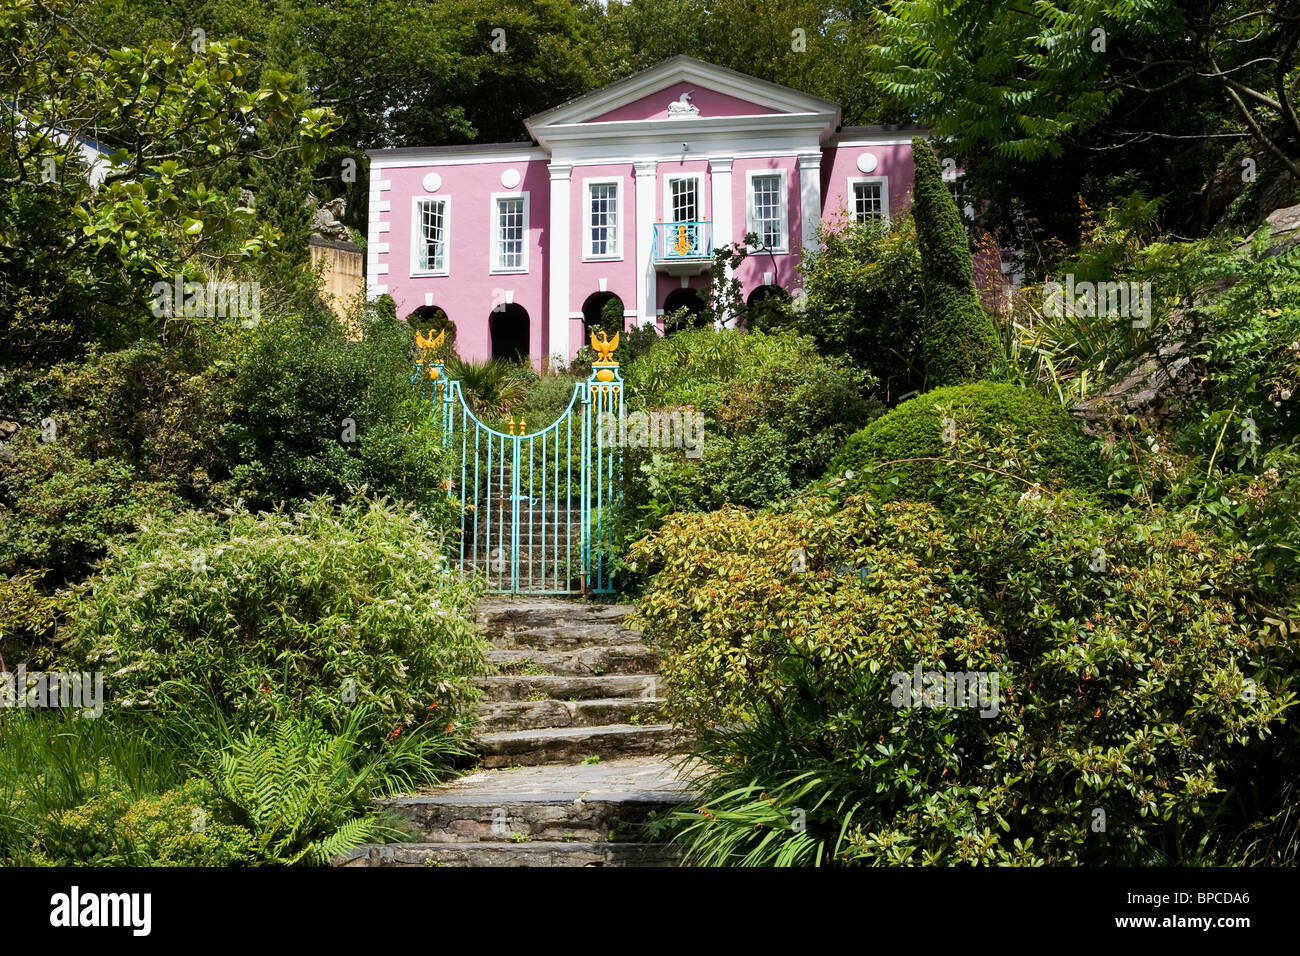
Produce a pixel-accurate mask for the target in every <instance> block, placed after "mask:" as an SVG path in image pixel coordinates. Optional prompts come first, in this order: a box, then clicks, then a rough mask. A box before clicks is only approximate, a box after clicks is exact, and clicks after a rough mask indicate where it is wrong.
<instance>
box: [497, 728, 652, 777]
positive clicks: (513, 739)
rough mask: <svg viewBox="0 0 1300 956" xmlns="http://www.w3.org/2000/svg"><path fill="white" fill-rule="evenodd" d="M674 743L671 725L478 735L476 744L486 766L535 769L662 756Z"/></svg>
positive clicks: (556, 729)
mask: <svg viewBox="0 0 1300 956" xmlns="http://www.w3.org/2000/svg"><path fill="white" fill-rule="evenodd" d="M676 742H677V738H676V735H675V734H674V733H673V727H672V724H646V725H644V726H642V725H635V726H634V725H631V724H605V725H602V726H598V727H551V728H546V729H541V730H507V731H499V732H497V733H487V734H480V735H479V736H478V738H477V740H476V743H477V745H478V747H479V749H480V750H481V752H482V753H483V766H485V767H511V766H516V765H517V766H524V767H534V766H537V765H538V764H559V763H571V764H576V763H581V762H582V761H583V760H585V759H586V758H588V757H592V756H596V757H600V758H601V759H602V760H603V759H605V758H609V757H631V756H637V755H646V754H663V753H667V752H668V751H670V750H671V749H672V747H673V745H674V744H675V743H676Z"/></svg>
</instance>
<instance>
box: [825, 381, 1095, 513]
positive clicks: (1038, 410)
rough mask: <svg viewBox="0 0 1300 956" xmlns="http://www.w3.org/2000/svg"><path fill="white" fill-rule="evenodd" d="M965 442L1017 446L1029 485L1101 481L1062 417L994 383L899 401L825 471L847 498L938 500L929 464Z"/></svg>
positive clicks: (1074, 429)
mask: <svg viewBox="0 0 1300 956" xmlns="http://www.w3.org/2000/svg"><path fill="white" fill-rule="evenodd" d="M967 437H975V438H977V439H978V440H979V441H980V442H981V443H983V444H984V445H986V446H991V445H997V444H999V443H1002V442H1008V443H1010V444H1011V445H1013V446H1015V447H1017V448H1018V449H1019V450H1020V453H1021V454H1022V455H1023V456H1024V459H1023V460H1024V461H1025V462H1026V463H1027V469H1026V471H1025V472H1024V473H1023V474H1022V475H1021V476H1020V477H1021V478H1023V479H1025V480H1026V481H1029V482H1033V481H1037V482H1040V483H1042V484H1045V485H1051V486H1054V487H1060V486H1071V487H1075V488H1081V489H1087V488H1092V487H1095V486H1097V484H1098V483H1099V482H1100V481H1101V480H1102V479H1101V466H1100V463H1099V460H1098V457H1097V455H1096V454H1095V453H1094V452H1093V450H1092V449H1091V447H1090V443H1089V441H1088V440H1087V438H1085V436H1084V435H1083V433H1082V432H1081V431H1080V430H1079V427H1078V425H1077V424H1076V423H1075V421H1074V419H1073V418H1071V417H1070V414H1069V412H1067V411H1066V410H1065V409H1063V408H1062V407H1061V406H1060V405H1059V404H1057V403H1056V402H1053V401H1051V400H1049V399H1047V398H1045V397H1044V396H1042V395H1040V394H1039V393H1038V392H1035V391H1033V390H1031V389H1025V388H1020V387H1019V386H1015V385H1006V384H1001V383H997V382H974V383H971V384H969V385H954V386H950V387H948V388H937V389H935V390H934V391H931V392H926V393H925V394H924V395H918V396H917V397H916V398H913V399H909V400H908V401H906V402H903V404H901V405H899V406H898V407H897V408H894V409H892V410H891V411H889V412H887V413H886V414H884V415H882V416H881V417H879V418H877V419H876V420H875V421H873V422H872V423H871V424H869V425H867V426H866V427H865V428H863V429H862V430H861V431H859V432H857V433H856V434H855V435H853V437H851V438H850V439H849V440H848V441H847V442H846V443H845V444H844V447H843V448H842V449H840V451H839V453H838V454H837V455H836V456H835V460H834V461H833V462H832V463H831V466H830V468H829V469H828V470H827V473H828V474H829V475H833V476H835V480H836V481H837V482H838V485H837V486H838V487H839V488H841V489H843V490H844V491H846V492H849V493H853V492H859V491H862V490H865V489H866V488H868V487H870V486H873V485H874V486H876V487H877V491H878V493H879V494H881V495H882V496H883V497H887V498H905V499H913V500H923V499H929V498H934V499H935V500H937V499H938V498H939V497H941V496H942V495H943V488H942V487H936V486H935V485H934V483H933V478H934V475H935V465H936V461H935V460H934V459H949V458H955V457H958V448H959V444H960V443H961V442H962V441H964V440H965V438H967ZM909 459H910V460H909ZM915 459H922V460H915ZM926 459H930V460H926ZM848 473H851V474H852V477H846V475H847V474H848Z"/></svg>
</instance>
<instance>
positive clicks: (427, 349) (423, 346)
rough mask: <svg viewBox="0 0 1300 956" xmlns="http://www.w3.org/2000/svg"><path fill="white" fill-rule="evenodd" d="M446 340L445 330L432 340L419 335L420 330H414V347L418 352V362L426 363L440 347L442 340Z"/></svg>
mask: <svg viewBox="0 0 1300 956" xmlns="http://www.w3.org/2000/svg"><path fill="white" fill-rule="evenodd" d="M446 338H447V330H446V329H443V330H442V331H441V332H439V333H438V334H437V335H436V336H434V337H433V338H427V337H425V336H424V335H422V334H420V330H419V329H416V330H415V345H416V348H418V349H419V350H420V361H421V362H426V361H428V359H429V356H430V355H431V354H433V352H435V351H437V350H438V348H440V347H441V346H442V343H443V340H444V339H446Z"/></svg>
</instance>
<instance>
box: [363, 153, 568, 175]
mask: <svg viewBox="0 0 1300 956" xmlns="http://www.w3.org/2000/svg"><path fill="white" fill-rule="evenodd" d="M548 159H550V155H549V154H548V153H547V152H546V150H544V149H530V150H527V151H520V152H518V153H503V152H501V150H492V149H485V150H481V151H479V150H457V151H456V152H448V151H446V150H443V149H440V148H439V147H436V146H435V147H431V148H430V149H428V150H415V149H413V150H409V151H408V150H403V151H402V152H401V153H399V154H396V155H390V156H376V157H373V158H372V159H371V160H370V169H371V170H372V175H373V171H374V170H376V169H401V168H403V167H406V166H486V165H488V164H494V163H505V164H518V163H536V162H546V161H547V160H548Z"/></svg>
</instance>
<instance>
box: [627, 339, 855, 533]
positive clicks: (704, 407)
mask: <svg viewBox="0 0 1300 956" xmlns="http://www.w3.org/2000/svg"><path fill="white" fill-rule="evenodd" d="M626 374H627V383H628V385H627V395H628V401H629V404H630V405H631V406H632V407H633V408H645V409H654V408H687V409H696V410H698V411H699V412H700V413H701V414H702V415H703V417H704V430H705V438H704V454H703V457H702V459H700V461H699V463H698V470H699V472H700V474H701V484H700V487H701V491H704V492H706V494H704V495H703V496H702V497H701V499H700V500H701V501H711V502H713V504H714V506H715V507H716V506H717V505H720V504H722V503H724V502H728V501H731V502H733V503H744V504H762V503H764V502H766V501H767V500H769V499H768V498H767V497H766V495H767V494H768V492H760V493H756V494H753V495H750V494H742V495H741V497H738V498H733V497H728V496H727V495H728V494H732V493H734V492H727V493H725V494H724V493H719V494H711V493H707V491H708V489H710V488H713V487H714V486H715V485H716V484H717V483H718V482H722V483H723V484H727V483H731V484H732V485H733V486H734V487H740V486H741V485H744V484H745V483H747V482H763V481H764V480H766V479H765V478H764V476H761V475H754V474H752V472H753V470H754V467H755V465H756V464H758V462H756V461H755V459H754V457H753V456H744V457H742V458H740V459H734V460H733V457H732V455H731V452H732V451H733V450H734V449H736V448H744V447H746V446H749V447H763V448H767V449H770V450H771V451H772V452H773V453H774V458H773V459H772V461H771V462H770V463H769V464H768V465H767V466H766V467H767V470H768V471H770V472H772V473H773V474H772V475H771V476H769V477H770V478H771V480H772V481H776V482H777V483H778V484H779V485H780V486H781V487H787V488H795V489H797V488H801V487H803V486H804V485H806V484H807V483H808V482H809V481H811V480H812V479H813V478H815V477H818V476H820V475H821V473H822V472H823V471H824V470H825V468H826V466H827V463H828V462H830V460H831V458H832V456H833V455H834V453H835V451H836V449H837V448H838V447H839V445H840V444H841V442H843V441H844V439H845V438H846V437H847V436H848V435H849V434H851V433H852V432H853V431H854V430H855V429H856V428H858V427H859V426H860V425H861V424H862V423H864V422H866V421H868V420H869V419H871V418H872V417H873V416H875V415H877V414H879V412H880V406H879V405H878V404H877V403H875V402H872V401H870V400H868V399H866V398H864V397H863V393H864V391H866V390H867V388H869V386H870V384H871V379H870V377H869V376H867V375H866V374H864V373H862V372H859V371H856V370H854V369H853V368H851V367H849V366H848V365H847V364H846V363H844V362H843V361H840V360H837V359H828V358H824V357H822V356H821V355H818V354H817V350H816V348H815V347H814V346H813V343H812V340H811V339H809V338H806V337H804V336H800V335H796V334H793V333H788V332H787V333H781V334H778V335H766V334H764V333H762V332H737V331H733V330H723V331H720V332H715V331H714V330H712V329H701V330H698V331H690V332H682V333H679V334H677V335H674V336H672V337H671V338H663V339H660V340H659V341H658V342H657V343H656V344H655V346H654V347H653V348H652V349H651V350H650V352H648V353H647V354H646V355H645V356H644V357H643V358H641V359H640V360H639V361H638V362H637V363H636V364H634V365H633V366H632V367H631V369H629V370H628V371H627V373H626ZM778 446H780V447H778ZM678 454H680V453H678ZM686 467H687V468H691V467H694V466H693V465H692V464H691V463H690V462H689V461H688V462H687V463H686Z"/></svg>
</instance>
